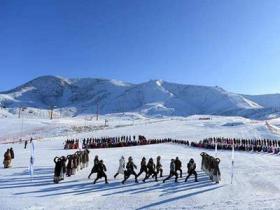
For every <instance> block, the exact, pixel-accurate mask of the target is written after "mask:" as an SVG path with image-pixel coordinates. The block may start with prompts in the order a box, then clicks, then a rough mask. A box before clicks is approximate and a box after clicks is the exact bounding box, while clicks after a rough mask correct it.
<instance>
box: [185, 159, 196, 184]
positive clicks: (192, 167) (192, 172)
mask: <svg viewBox="0 0 280 210" xmlns="http://www.w3.org/2000/svg"><path fill="white" fill-rule="evenodd" d="M195 169H196V164H195V162H194V159H192V158H191V159H190V161H189V163H188V176H187V177H186V179H185V182H187V181H188V179H189V177H190V176H191V175H194V177H195V182H198V180H197V173H196V171H195Z"/></svg>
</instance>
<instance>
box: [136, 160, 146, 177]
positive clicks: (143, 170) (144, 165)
mask: <svg viewBox="0 0 280 210" xmlns="http://www.w3.org/2000/svg"><path fill="white" fill-rule="evenodd" d="M140 165H141V167H140V171H139V173H138V174H137V177H139V176H140V175H141V174H142V173H143V172H145V177H146V176H147V164H146V158H145V157H143V158H142V160H141V164H140Z"/></svg>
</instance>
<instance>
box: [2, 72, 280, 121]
mask: <svg viewBox="0 0 280 210" xmlns="http://www.w3.org/2000/svg"><path fill="white" fill-rule="evenodd" d="M275 103H276V102H275ZM263 104H264V103H257V102H255V101H254V100H253V99H251V98H250V97H246V96H243V95H240V94H235V93H231V92H228V91H226V90H224V89H222V88H220V87H208V86H196V85H183V84H176V83H170V82H165V81H161V80H151V81H148V82H145V83H141V84H131V83H125V82H122V81H117V80H108V79H93V78H81V79H66V78H61V77H54V76H43V77H39V78H36V79H34V80H32V81H30V82H28V83H26V84H24V85H22V86H19V87H17V88H15V89H13V90H10V91H6V92H2V93H0V105H1V106H2V107H6V108H8V110H9V111H10V112H14V113H15V111H14V110H13V109H16V108H17V107H33V108H38V109H49V108H50V107H52V106H53V107H55V108H56V109H60V110H59V111H60V112H61V113H68V114H69V113H72V115H74V116H77V115H81V114H83V115H84V114H93V113H96V112H97V107H98V111H99V113H101V114H108V113H121V112H139V113H142V114H145V115H148V116H158V115H161V116H162V115H164V116H170V115H171V116H187V115H193V114H216V115H221V114H223V115H239V116H246V117H251V116H250V114H251V113H253V114H254V116H258V115H257V114H255V113H256V112H257V113H260V115H259V116H258V118H265V117H269V116H272V115H271V114H274V113H277V114H278V113H279V111H277V110H275V109H267V108H266V106H265V108H266V110H265V115H263V113H264V108H263V106H262V105H263ZM264 105H266V104H264ZM277 114H276V115H277ZM277 116H278V115H277ZM252 118H254V117H252ZM255 118H256V117H255Z"/></svg>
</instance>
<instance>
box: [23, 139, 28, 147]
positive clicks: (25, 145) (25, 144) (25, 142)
mask: <svg viewBox="0 0 280 210" xmlns="http://www.w3.org/2000/svg"><path fill="white" fill-rule="evenodd" d="M27 144H28V142H27V140H25V141H24V149H26V147H27Z"/></svg>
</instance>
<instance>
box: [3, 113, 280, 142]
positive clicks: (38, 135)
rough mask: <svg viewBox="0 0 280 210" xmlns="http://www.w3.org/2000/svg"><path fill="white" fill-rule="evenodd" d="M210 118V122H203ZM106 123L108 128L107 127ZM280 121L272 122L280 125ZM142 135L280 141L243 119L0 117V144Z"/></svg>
mask: <svg viewBox="0 0 280 210" xmlns="http://www.w3.org/2000/svg"><path fill="white" fill-rule="evenodd" d="M200 118H210V120H199V119H200ZM105 120H107V121H108V122H107V126H106V127H105ZM279 121H280V120H276V119H275V120H272V121H271V122H269V125H271V126H274V127H275V126H277V127H278V126H279ZM134 134H136V135H138V134H142V135H145V136H146V137H148V138H164V137H170V138H178V139H188V140H193V141H197V140H201V139H203V138H206V137H215V136H223V137H235V138H252V139H254V138H269V139H280V135H279V133H277V132H272V131H271V129H270V127H268V126H267V123H266V121H256V120H250V119H246V118H243V117H222V116H208V115H207V116H200V115H193V116H190V117H161V118H147V117H144V116H142V115H140V114H137V113H124V114H111V115H102V116H100V117H99V120H98V121H96V118H95V117H94V116H79V117H75V118H70V117H69V118H56V119H53V120H49V119H46V118H25V117H24V116H23V117H22V118H20V119H18V118H16V117H8V118H0V142H13V141H18V140H19V139H30V138H31V137H33V138H35V139H46V138H51V139H56V138H57V137H58V138H64V139H65V138H74V137H92V136H117V135H134Z"/></svg>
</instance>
